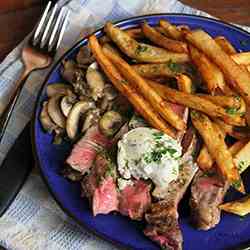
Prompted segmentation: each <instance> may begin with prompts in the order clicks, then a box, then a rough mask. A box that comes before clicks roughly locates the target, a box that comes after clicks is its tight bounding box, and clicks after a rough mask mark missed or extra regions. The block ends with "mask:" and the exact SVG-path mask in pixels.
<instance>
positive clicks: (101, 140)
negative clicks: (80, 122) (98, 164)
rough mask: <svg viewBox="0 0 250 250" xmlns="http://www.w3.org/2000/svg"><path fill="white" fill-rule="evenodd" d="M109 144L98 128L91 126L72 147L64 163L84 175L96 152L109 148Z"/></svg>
mask: <svg viewBox="0 0 250 250" xmlns="http://www.w3.org/2000/svg"><path fill="white" fill-rule="evenodd" d="M110 144H111V143H110V140H109V139H108V138H107V137H105V136H104V135H103V134H102V133H101V132H100V131H99V129H98V126H93V127H91V128H90V129H88V130H87V132H86V133H85V135H84V136H83V137H82V138H81V139H80V140H79V141H78V142H77V143H76V144H75V145H74V147H73V150H72V151H71V153H70V156H69V157H68V158H67V160H66V163H68V164H69V165H70V166H71V167H72V168H73V169H75V170H77V171H79V172H81V173H82V174H85V173H86V172H87V171H88V170H89V168H90V167H91V166H92V164H93V162H94V160H95V157H96V155H97V152H98V151H99V150H100V149H102V148H106V147H110Z"/></svg>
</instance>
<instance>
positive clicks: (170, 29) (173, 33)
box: [159, 19, 183, 40]
mask: <svg viewBox="0 0 250 250" xmlns="http://www.w3.org/2000/svg"><path fill="white" fill-rule="evenodd" d="M159 25H160V27H161V28H162V29H163V32H164V33H165V34H166V35H167V36H169V37H171V38H173V39H176V40H182V38H183V36H182V32H181V31H180V30H179V29H178V28H177V27H176V26H175V25H173V24H171V23H169V22H168V21H166V20H163V19H162V20H160V22H159Z"/></svg>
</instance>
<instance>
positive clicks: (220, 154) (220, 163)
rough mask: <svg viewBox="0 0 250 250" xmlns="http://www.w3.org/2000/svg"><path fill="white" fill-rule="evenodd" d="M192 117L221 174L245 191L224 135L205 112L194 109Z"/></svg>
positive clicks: (234, 185) (238, 188)
mask: <svg viewBox="0 0 250 250" xmlns="http://www.w3.org/2000/svg"><path fill="white" fill-rule="evenodd" d="M191 119H192V123H193V125H194V127H195V128H196V129H197V130H198V132H199V133H200V135H201V136H202V138H203V141H204V143H205V144H206V146H207V149H208V152H209V154H210V155H211V156H212V158H213V159H214V160H215V161H216V164H217V167H218V169H219V170H220V172H221V175H222V176H223V177H224V178H225V179H226V180H228V181H229V183H230V184H231V185H232V186H233V187H234V188H235V189H237V190H238V191H240V192H242V193H244V192H245V190H244V185H243V183H242V180H241V177H240V174H239V172H238V169H237V168H236V166H235V164H234V162H233V157H232V155H231V153H230V152H229V150H228V148H227V146H226V143H225V141H224V137H221V136H220V134H219V133H218V130H217V129H216V128H215V126H214V125H213V123H212V121H211V120H210V119H209V118H208V117H207V116H206V115H204V114H202V113H200V112H197V111H192V112H191Z"/></svg>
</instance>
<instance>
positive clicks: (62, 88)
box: [47, 83, 72, 97]
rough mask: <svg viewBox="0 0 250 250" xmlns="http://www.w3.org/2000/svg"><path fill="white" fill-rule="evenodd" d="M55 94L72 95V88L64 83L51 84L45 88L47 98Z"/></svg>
mask: <svg viewBox="0 0 250 250" xmlns="http://www.w3.org/2000/svg"><path fill="white" fill-rule="evenodd" d="M57 94H61V95H72V87H71V86H70V85H68V84H64V83H53V84H50V85H48V86H47V96H48V97H52V96H54V95H57Z"/></svg>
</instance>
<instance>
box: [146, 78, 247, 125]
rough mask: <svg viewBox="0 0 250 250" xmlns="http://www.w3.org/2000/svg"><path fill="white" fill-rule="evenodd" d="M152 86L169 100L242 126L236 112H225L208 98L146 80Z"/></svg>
mask: <svg viewBox="0 0 250 250" xmlns="http://www.w3.org/2000/svg"><path fill="white" fill-rule="evenodd" d="M147 82H148V83H149V84H150V85H151V87H152V88H154V89H155V90H157V91H158V93H159V94H160V95H161V96H162V97H163V98H165V99H166V100H167V101H169V102H173V103H177V104H180V105H183V106H186V107H189V108H192V109H195V110H198V111H201V112H203V113H205V114H208V115H209V116H211V117H214V118H221V119H222V120H223V121H225V122H226V123H228V124H231V125H236V126H244V125H245V120H244V119H243V118H242V117H240V116H239V115H238V114H235V115H232V114H231V113H230V112H227V109H224V108H222V107H220V106H218V105H215V104H214V103H212V102H211V101H209V100H206V99H205V98H202V97H200V96H198V95H194V94H188V93H184V92H181V91H178V90H175V89H171V88H169V87H167V86H164V85H162V84H159V83H156V82H153V81H151V80H147Z"/></svg>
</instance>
